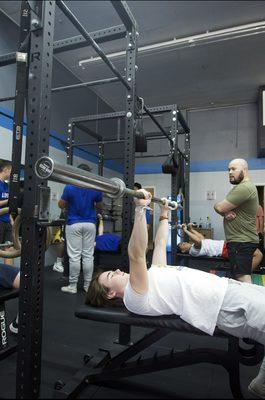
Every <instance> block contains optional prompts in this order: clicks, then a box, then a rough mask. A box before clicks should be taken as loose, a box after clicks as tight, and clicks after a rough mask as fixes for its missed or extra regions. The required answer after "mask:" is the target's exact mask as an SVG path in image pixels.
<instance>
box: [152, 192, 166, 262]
mask: <svg viewBox="0 0 265 400" xmlns="http://www.w3.org/2000/svg"><path fill="white" fill-rule="evenodd" d="M163 200H165V205H159V206H160V217H159V225H158V228H157V231H156V237H155V248H154V252H153V258H152V264H154V265H164V266H165V265H166V264H167V239H168V211H169V207H168V200H167V199H163Z"/></svg>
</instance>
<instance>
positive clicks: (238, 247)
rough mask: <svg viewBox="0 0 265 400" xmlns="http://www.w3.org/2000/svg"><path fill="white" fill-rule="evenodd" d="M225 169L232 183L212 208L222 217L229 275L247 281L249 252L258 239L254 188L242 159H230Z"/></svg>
mask: <svg viewBox="0 0 265 400" xmlns="http://www.w3.org/2000/svg"><path fill="white" fill-rule="evenodd" d="M228 172H229V181H230V183H231V184H232V185H234V187H233V188H232V189H231V190H230V192H229V193H228V194H227V196H226V198H225V199H224V200H223V201H221V202H219V203H216V204H215V205H214V209H215V211H216V212H217V213H218V214H220V215H222V216H223V217H224V231H225V238H226V241H227V249H228V258H229V261H230V264H231V270H232V273H233V277H234V278H235V279H237V280H239V281H242V282H249V283H251V268H252V267H251V266H252V258H253V253H254V252H255V250H256V249H257V247H258V243H259V237H258V234H257V230H256V214H257V209H258V205H259V203H258V192H257V188H256V186H255V185H254V184H253V182H251V180H250V178H249V172H248V164H247V161H246V160H244V159H242V158H237V159H234V160H232V161H231V162H230V163H229V166H228Z"/></svg>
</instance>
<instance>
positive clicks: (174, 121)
mask: <svg viewBox="0 0 265 400" xmlns="http://www.w3.org/2000/svg"><path fill="white" fill-rule="evenodd" d="M177 112H178V109H177V106H176V105H174V106H173V107H172V111H171V129H170V130H171V139H172V141H173V147H172V152H173V154H174V158H175V159H176V160H178V118H177ZM179 186H180V182H179V179H178V174H171V200H172V201H177V195H178V193H179ZM176 222H177V213H175V212H172V213H171V224H172V226H175V225H176ZM176 254H177V232H176V230H175V229H171V257H172V261H173V265H174V262H175V259H176Z"/></svg>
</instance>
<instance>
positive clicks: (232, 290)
mask: <svg viewBox="0 0 265 400" xmlns="http://www.w3.org/2000/svg"><path fill="white" fill-rule="evenodd" d="M141 191H142V192H143V193H144V195H145V199H135V200H134V201H135V204H136V207H135V220H134V226H133V230H132V234H131V237H130V241H129V245H128V256H129V268H130V270H129V272H130V273H125V272H122V271H121V270H119V269H117V270H114V271H105V272H99V273H97V274H96V275H95V276H94V277H93V280H92V282H91V285H90V287H89V290H88V292H87V295H86V303H87V304H91V305H92V306H104V305H107V304H111V302H113V300H114V299H115V298H120V299H122V300H123V303H124V305H125V307H126V308H127V309H128V311H130V312H133V313H135V314H139V315H147V316H156V315H172V314H175V315H179V316H180V318H182V319H183V320H184V321H186V322H187V323H189V324H191V325H192V326H194V327H195V328H198V329H200V330H201V331H203V332H205V333H207V334H209V335H213V333H214V330H215V328H216V327H218V328H219V329H221V330H222V331H224V332H227V333H228V334H231V335H233V336H236V337H239V338H249V339H253V340H255V341H257V342H259V343H261V344H263V345H265V316H264V309H265V287H263V286H258V285H252V284H250V283H245V282H239V281H236V280H234V279H229V278H224V277H222V278H221V277H219V276H217V275H214V274H209V273H207V272H204V271H200V270H197V269H192V268H188V267H182V266H171V265H167V264H166V263H167V258H166V244H167V236H168V210H169V208H168V205H167V204H168V202H167V200H166V199H165V203H166V204H165V205H164V206H161V207H160V208H161V211H160V218H159V226H158V229H157V233H156V238H155V248H154V252H153V259H152V266H151V268H150V269H149V270H148V269H147V266H146V246H147V240H148V235H147V227H146V218H145V210H146V207H147V206H148V204H150V200H151V194H150V193H148V192H146V191H145V190H143V189H142V190H141ZM249 390H250V391H251V392H252V393H255V394H256V395H258V396H259V397H261V398H265V358H264V360H263V362H262V364H261V367H260V371H259V374H258V376H257V377H256V378H255V379H254V380H253V381H252V382H251V383H250V385H249Z"/></svg>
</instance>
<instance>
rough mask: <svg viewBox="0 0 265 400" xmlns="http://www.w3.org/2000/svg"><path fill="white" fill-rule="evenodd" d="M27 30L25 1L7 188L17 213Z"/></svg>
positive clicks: (24, 3)
mask: <svg viewBox="0 0 265 400" xmlns="http://www.w3.org/2000/svg"><path fill="white" fill-rule="evenodd" d="M29 30H30V6H29V3H28V2H27V1H24V0H23V1H22V2H21V11H20V35H19V46H18V51H17V53H16V59H17V76H16V92H15V93H16V96H15V107H14V121H13V142H12V171H11V176H10V190H9V211H10V213H11V214H13V215H14V214H15V215H16V214H17V208H18V197H19V196H18V194H19V190H20V187H19V180H20V169H21V153H22V138H23V119H24V110H25V101H26V96H27V85H28V50H29Z"/></svg>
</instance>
